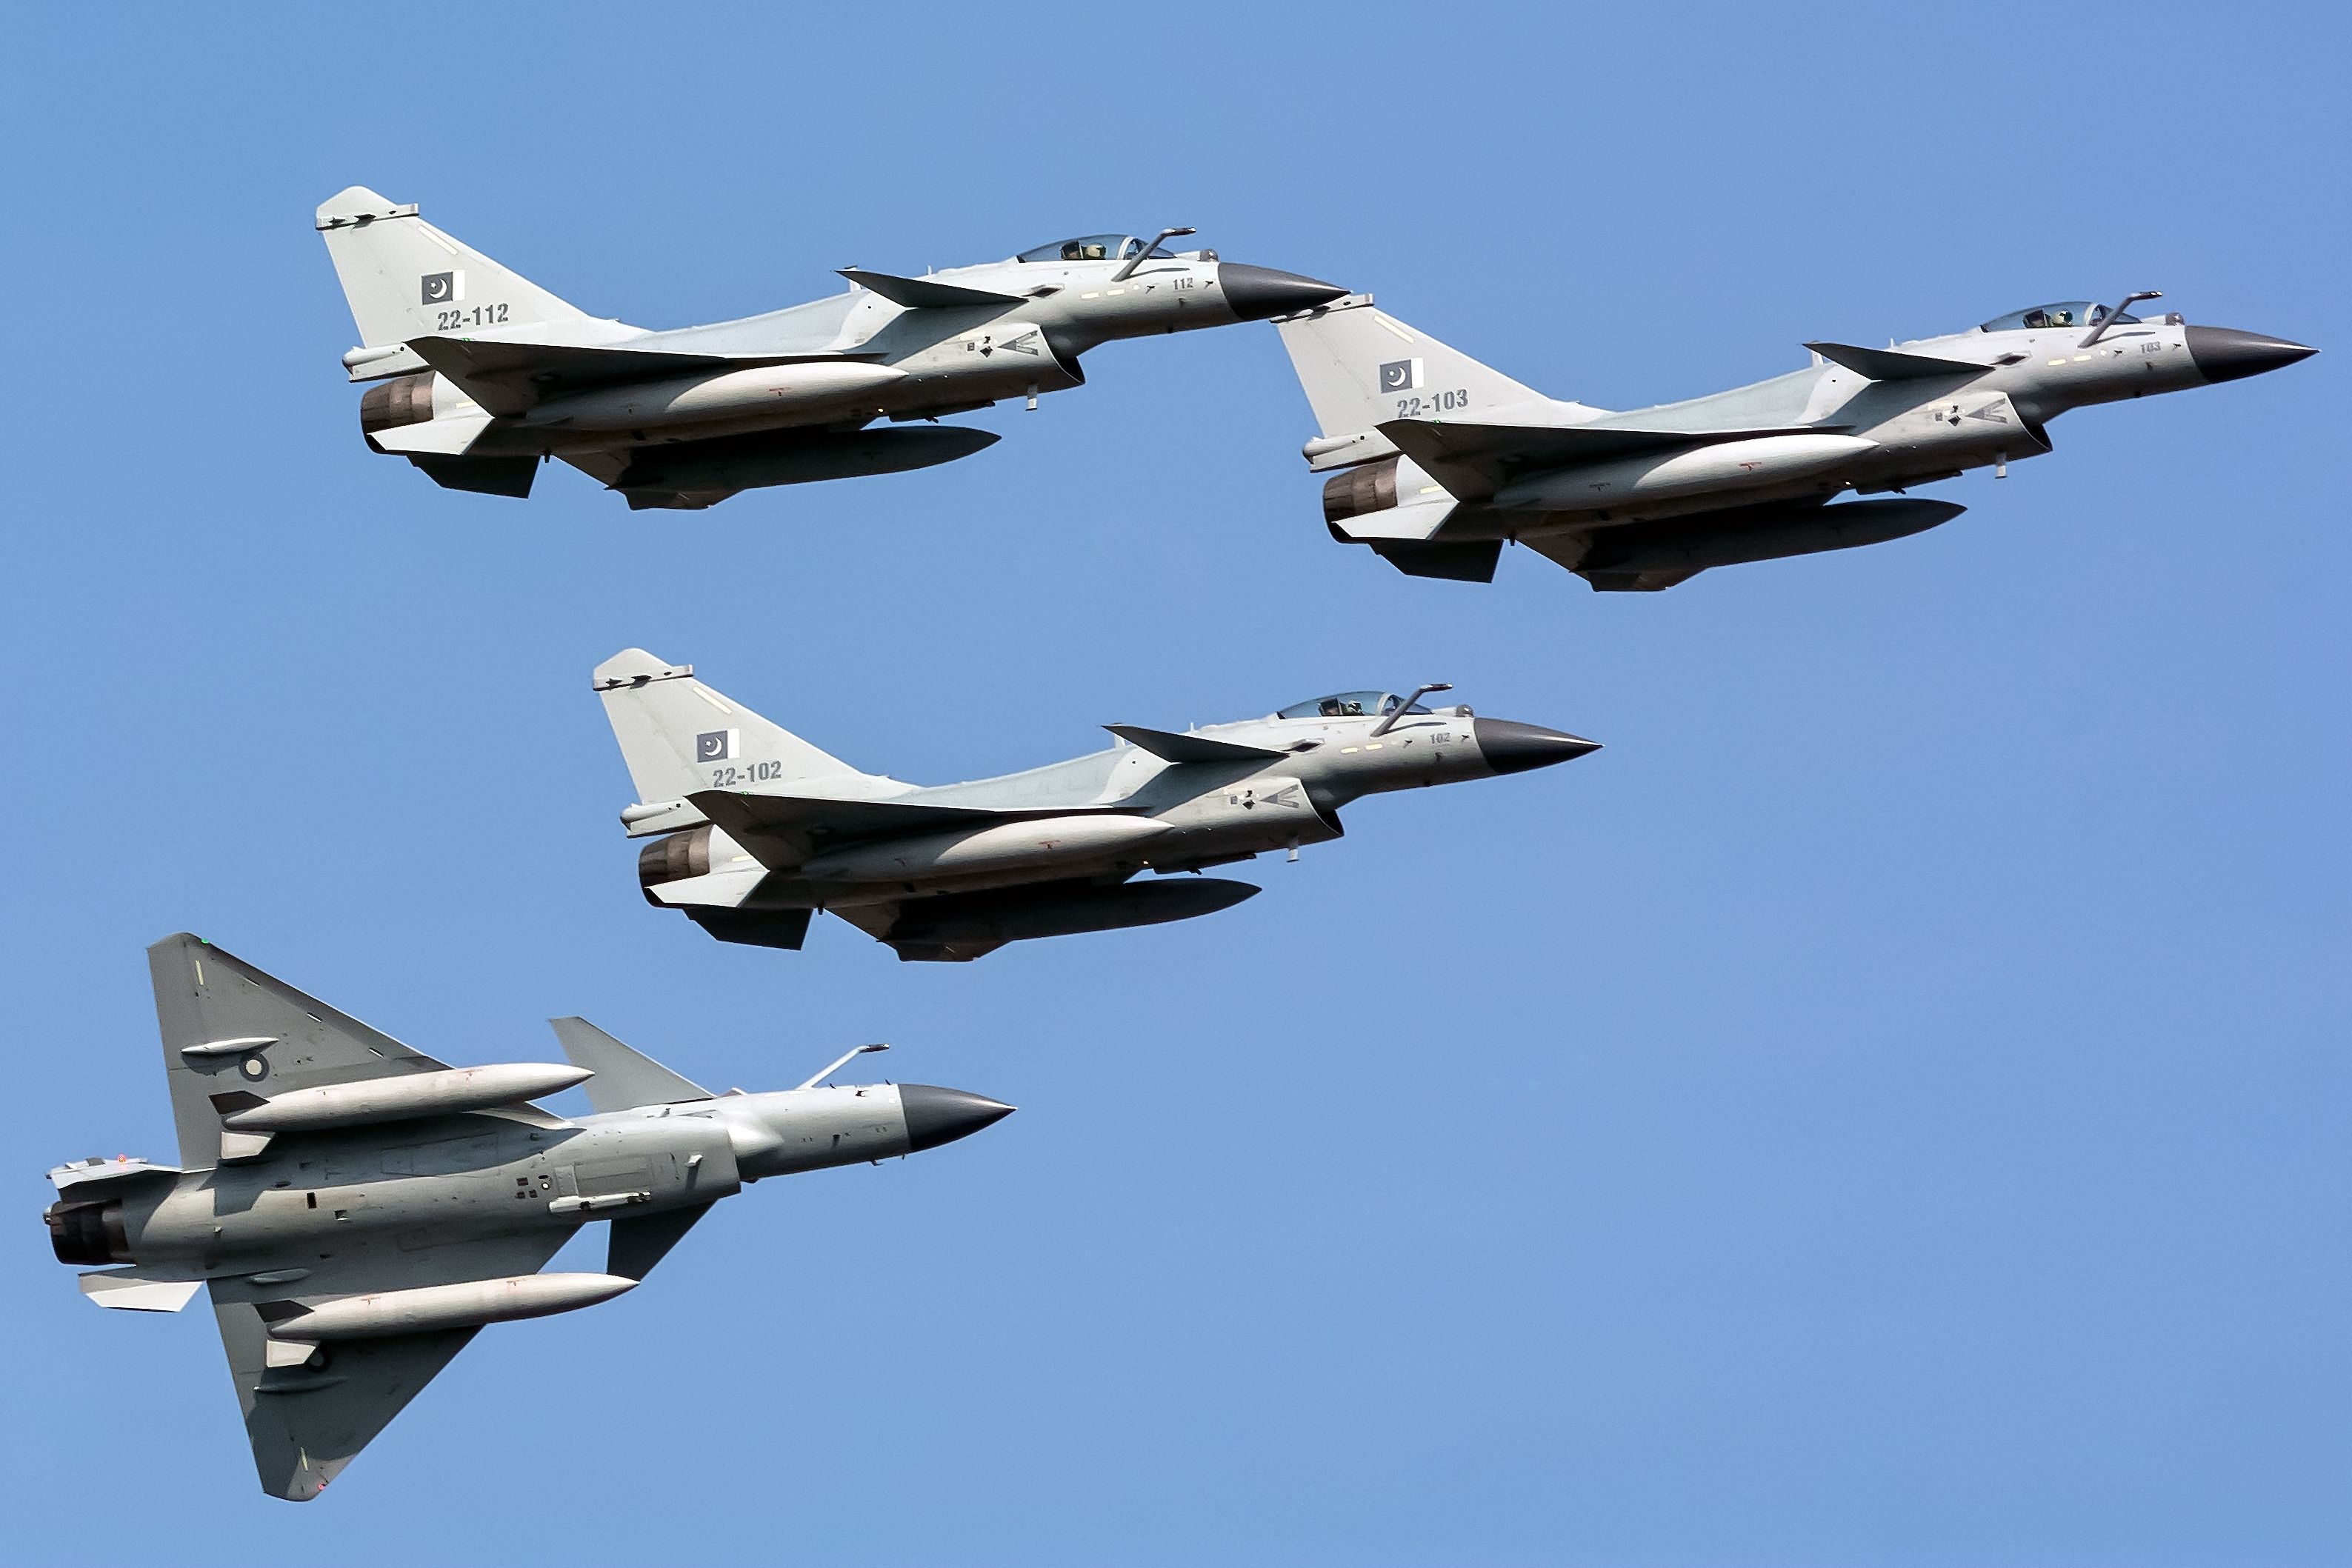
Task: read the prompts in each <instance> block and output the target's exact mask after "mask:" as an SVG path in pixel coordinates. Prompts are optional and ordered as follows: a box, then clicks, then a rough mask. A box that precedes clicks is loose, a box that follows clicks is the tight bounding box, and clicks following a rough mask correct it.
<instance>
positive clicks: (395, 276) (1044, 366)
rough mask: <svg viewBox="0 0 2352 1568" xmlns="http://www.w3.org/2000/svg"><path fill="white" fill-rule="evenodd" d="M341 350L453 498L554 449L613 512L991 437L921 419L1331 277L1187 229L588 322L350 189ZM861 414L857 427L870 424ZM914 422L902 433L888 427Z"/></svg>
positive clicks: (331, 212)
mask: <svg viewBox="0 0 2352 1568" xmlns="http://www.w3.org/2000/svg"><path fill="white" fill-rule="evenodd" d="M317 223H318V227H319V231H320V233H321V234H322V235H325V236H326V242H327V253H328V255H329V256H331V257H332V258H333V261H334V264H335V272H336V275H337V276H338V277H340V278H341V280H342V285H343V294H344V297H345V298H346V299H348V300H349V301H350V303H351V308H352V319H353V320H354V321H355V322H356V323H357V324H358V327H359V333H360V346H359V347H357V348H355V349H352V350H351V351H350V352H349V353H346V354H345V355H344V356H343V368H344V370H345V371H346V372H347V373H348V374H349V376H350V378H351V379H352V381H354V382H376V383H377V384H376V385H375V386H373V387H372V388H370V390H369V391H368V392H367V393H366V395H365V396H363V397H362V398H361V400H360V428H361V431H362V434H364V435H365V437H366V438H367V443H368V444H369V445H370V446H371V447H372V448H373V449H374V450H376V451H378V452H384V453H394V454H397V455H401V456H403V457H405V458H407V459H408V460H409V461H410V462H411V463H413V464H415V465H416V466H417V467H419V468H421V469H423V470H424V471H425V474H426V475H428V476H430V477H431V478H432V479H433V480H434V481H435V482H436V483H437V484H440V485H443V486H447V487H449V488H451V489H456V490H475V491H481V492H485V493H488V494H490V495H498V496H526V495H529V494H530V485H531V479H532V476H534V475H535V474H536V473H537V471H538V467H539V465H540V463H541V461H542V460H543V459H545V458H549V457H560V458H562V460H563V461H564V462H566V463H569V464H570V465H572V466H573V467H575V468H578V469H580V470H582V471H583V472H584V473H586V474H588V475H590V476H593V477H594V478H596V479H598V480H600V481H602V482H603V483H604V485H605V486H607V487H609V488H611V489H614V490H617V491H619V492H620V493H621V494H622V495H623V496H625V497H627V498H628V502H629V505H630V506H632V507H708V506H710V505H713V504H714V503H716V502H719V501H723V500H725V499H726V498H727V497H730V496H732V495H734V494H736V493H737V492H738V491H741V490H749V489H752V488H756V487H758V486H766V485H798V484H804V483H807V482H809V481H811V480H817V479H839V478H847V477H850V476H856V475H862V474H894V473H899V472H902V471H904V470H907V469H910V468H924V467H929V466H930V465H933V464H938V463H946V462H950V461H952V460H953V459H955V458H958V457H966V456H970V455H971V454H972V453H975V452H977V451H979V450H980V449H981V448H982V447H984V446H987V445H990V444H992V443H993V442H994V441H995V440H996V437H995V436H994V435H993V434H991V433H989V432H987V431H985V430H974V429H971V428H969V427H966V426H958V425H940V424H935V423H921V422H927V421H935V420H937V419H939V418H940V416H941V415H944V414H952V413H967V412H970V411H971V410H973V409H981V408H986V407H988V406H989V405H991V404H992V403H995V402H1003V401H1005V400H1008V399H1013V398H1020V399H1023V400H1024V401H1025V402H1027V404H1028V406H1029V407H1031V408H1034V407H1036V406H1037V399H1038V397H1039V396H1040V395H1042V394H1044V393H1045V392H1060V391H1062V390H1063V389H1065V388H1067V387H1074V386H1077V385H1079V384H1080V383H1081V382H1084V381H1085V380H1086V372H1085V371H1084V370H1082V369H1081V368H1080V366H1079V362H1078V361H1079V356H1081V355H1082V354H1084V353H1085V352H1086V351H1087V350H1089V349H1092V348H1094V347H1096V346H1097V344H1101V343H1107V342H1110V341H1112V340H1115V339H1119V338H1141V337H1150V336H1156V335H1158V334H1160V333H1163V332H1181V331H1187V330H1190V329H1193V328H1196V327H1221V326H1225V325H1227V324H1229V323H1232V322H1235V321H1262V320H1265V319H1269V318H1271V317H1275V316H1279V315H1282V314H1285V313H1286V312H1289V311H1295V310H1299V309H1303V308H1306V307H1307V306H1310V305H1315V304H1319V303H1321V302H1322V301H1324V300H1327V299H1334V298H1339V296H1340V295H1342V294H1344V293H1346V292H1347V291H1346V290H1345V289H1342V288H1339V287H1335V286H1333V285H1331V284H1328V283H1318V282H1317V281H1315V280H1314V279H1313V278H1311V277H1298V276H1297V275H1296V274H1294V273H1288V272H1277V271H1276V270H1274V269H1273V268H1271V267H1250V266H1246V265H1244V264H1242V263H1239V262H1231V261H1221V260H1220V259H1219V258H1218V256H1217V253H1216V252H1215V251H1213V250H1187V251H1171V250H1170V249H1168V248H1167V246H1166V244H1165V243H1164V242H1166V241H1169V240H1172V239H1176V238H1178V237H1180V236H1181V235H1189V234H1191V233H1192V230H1191V229H1189V228H1171V229H1162V230H1161V231H1160V233H1159V234H1158V235H1156V236H1154V237H1152V238H1150V239H1146V238H1143V237H1141V236H1139V235H1118V234H1101V235H1082V236H1080V237H1078V238H1076V239H1066V240H1056V241H1055V242H1054V243H1052V244H1051V245H1043V246H1037V247H1036V248H1034V250H1025V251H1023V252H1022V253H1021V254H1020V255H1018V256H1012V257H1010V258H1008V259H1006V260H1003V261H993V262H986V263H983V264H982V265H980V266H977V267H950V268H948V269H947V270H946V271H943V272H927V273H924V274H923V275H921V276H920V277H914V276H908V275H901V274H896V273H888V272H876V271H872V270H870V269H867V268H865V267H844V268H842V269H841V276H842V277H845V278H847V279H848V280H849V284H850V287H849V290H848V292H846V293H844V294H836V295H834V296H833V297H831V298H825V299H817V300H812V301H810V302H809V303H807V304H804V305H795V306H792V307H790V308H786V309H782V310H772V311H769V312H767V313H766V314H764V315H759V316H747V317H745V318H743V319H740V320H736V321H721V322H717V323H715V324H712V325H709V326H702V327H681V328H676V329H669V330H666V331H648V330H646V329H644V328H641V327H631V326H627V325H625V324H624V323H622V322H620V321H615V320H609V319H604V318H600V317H593V316H590V315H589V314H588V313H587V312H585V311H583V310H581V309H579V308H577V307H575V306H572V305H570V304H567V303H566V302H564V301H563V300H562V299H559V298H556V297H555V296H554V295H552V294H550V293H549V292H548V291H547V290H545V289H543V288H541V287H538V286H537V285H536V284H533V283H530V282H529V281H527V280H526V279H524V278H522V277H519V276H517V275H516V274H514V273H512V272H509V271H508V270H507V269H506V268H505V267H500V266H499V264H498V263H497V262H494V261H492V260H491V259H490V258H489V257H488V256H484V255H482V254H481V253H480V252H479V251H476V250H471V249H468V248H467V246H464V245H462V244H460V243H459V242H458V241H457V240H455V239H453V238H451V237H450V236H449V235H446V234H443V233H442V232H441V231H440V230H439V229H436V228H435V227H434V226H433V225H430V224H428V223H426V222H425V220H424V219H423V218H421V217H419V216H417V212H416V207H415V204H413V203H412V204H400V203H394V202H392V201H388V200H386V199H385V198H384V197H383V196H380V195H378V194H376V193H374V192H373V191H371V190H367V189H365V188H364V187H362V186H359V185H353V186H352V187H351V188H350V189H349V190H346V191H341V192H338V193H336V194H334V195H332V196H331V197H329V198H328V199H327V200H326V202H325V203H323V204H321V205H320V208H319V212H318V218H317ZM877 421H879V422H881V423H879V424H878V425H877V423H876V422H877ZM910 422H913V423H910Z"/></svg>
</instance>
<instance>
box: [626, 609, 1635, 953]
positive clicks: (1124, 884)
mask: <svg viewBox="0 0 2352 1568" xmlns="http://www.w3.org/2000/svg"><path fill="white" fill-rule="evenodd" d="M594 681H595V688H596V690H597V692H598V693H600V694H601V695H602V696H603V698H604V713H605V716H606V717H608V718H609V719H611V720H612V724H613V734H614V737H615V738H617V739H618V740H619V741H620V744H621V755H622V758H623V759H624V760H625V762H626V763H627V764H628V768H629V776H630V778H631V779H632V780H633V781H634V782H635V785H636V789H637V803H636V804H635V805H633V806H630V807H629V808H627V809H626V810H624V811H623V812H622V813H621V823H622V826H623V827H624V828H625V829H626V830H627V831H628V834H629V836H630V837H632V838H640V837H649V836H652V835H656V834H658V835H661V836H659V837H655V838H654V839H653V841H652V842H651V843H648V844H646V846H645V848H644V850H643V851H642V852H640V854H639V855H638V857H637V874H638V880H639V882H640V883H642V884H643V886H644V888H645V893H646V899H647V901H648V902H650V903H652V904H655V905H656V906H657V907H661V908H667V909H677V910H682V911H684V912H685V913H686V914H687V915H688V916H690V917H691V918H693V919H694V920H695V921H696V922H697V923H698V924H699V925H701V926H702V927H703V929H705V930H707V931H709V933H710V934H711V935H712V936H716V937H718V938H719V940H721V941H723V942H745V943H751V944H753V945H755V946H766V947H790V948H797V947H799V946H800V945H801V942H802V940H803V937H804V936H806V935H807V932H808V926H809V917H810V915H812V914H814V912H815V911H818V910H827V911H830V912H831V913H833V914H835V915H839V916H841V918H842V919H844V920H846V921H848V922H849V923H850V924H851V925H856V926H857V927H858V928H859V929H860V930H863V931H865V932H866V934H867V935H869V936H873V937H875V938H876V939H877V940H878V941H881V942H886V943H887V944H889V945H890V946H892V947H893V948H895V949H897V951H898V956H900V957H901V958H908V959H933V960H959V959H968V958H977V957H979V956H981V955H982V954H983V953H988V952H992V951H993V950H994V949H996V948H997V947H1000V946H1003V945H1004V944H1005V943H1007V942H1016V941H1021V940H1024V939H1027V938H1031V937H1038V936H1069V935H1072V934H1075V933H1077V932H1081V931H1107V930H1113V929H1117V928H1118V927H1122V926H1130V925H1158V924H1160V923H1161V922H1163V921H1169V920H1182V919H1186V918H1189V917H1190V916H1192V915H1208V914H1212V913H1213V912H1215V911H1217V910H1220V909H1225V908H1229V907H1231V906H1232V905H1234V904H1238V903H1240V902H1241V901H1242V900H1243V899H1245V898H1248V897H1250V896H1252V895H1253V894H1255V893H1256V892H1257V891H1258V890H1257V888H1256V887H1255V886H1254V885H1252V884H1251V883H1242V882H1225V881H1220V880H1215V879H1202V878H1192V877H1185V878H1181V879H1179V878H1170V879H1169V880H1164V881H1152V882H1149V883H1136V882H1132V881H1130V880H1129V879H1130V878H1133V877H1135V876H1136V875H1137V874H1138V873H1142V872H1146V871H1150V872H1155V873H1161V874H1162V875H1163V876H1164V875H1166V873H1174V872H1192V871H1199V870H1201V869H1202V867H1204V866H1213V865H1224V864H1229V863H1232V862H1239V861H1245V860H1249V859H1251V858H1252V857H1254V856H1255V855H1259V854H1262V853H1265V852H1267V851H1270V850H1288V851H1289V852H1291V854H1292V857H1293V858H1294V859H1295V858H1296V857H1297V851H1298V847H1299V846H1300V845H1302V844H1314V843H1322V842H1324V841H1328V840H1331V839H1336V838H1338V837H1339V833H1340V828H1339V808H1340V807H1342V806H1344V805H1346V804H1347V803H1348V802H1349V801H1350V800H1356V799H1358V798H1359V797H1361V796H1365V795H1370V794H1377V793H1380V792H1381V791H1383V790H1390V789H1419V788H1421V787H1423V786H1424V785H1430V784H1445V783H1452V782H1454V781H1455V780H1458V779H1486V778H1492V777H1494V776H1495V775H1496V774H1501V773H1518V772H1523V771H1525V770H1527V769H1528V768H1544V767H1549V765H1551V764H1553V763H1556V762H1566V761H1568V760H1569V759H1570V758H1576V757H1581V756H1583V755H1585V754H1586V753H1587V752H1590V751H1596V750H1598V749H1600V748H1599V747H1598V746H1597V745H1596V744H1595V743H1594V742H1592V741H1590V740H1585V739H1582V738H1580V737H1577V736H1573V735H1566V734H1563V733H1561V732H1559V731H1558V730H1552V729H1545V728H1542V727H1538V726H1536V725H1530V724H1516V723H1513V722H1511V721H1509V720H1507V719H1492V718H1478V717H1475V716H1473V715H1472V713H1471V711H1470V710H1469V709H1468V708H1466V707H1460V706H1444V707H1437V708H1432V707H1428V706H1423V703H1422V701H1421V699H1422V698H1423V697H1424V696H1429V695H1434V694H1435V693H1438V692H1443V691H1448V690H1451V689H1452V688H1450V687H1448V686H1444V685H1424V686H1422V687H1421V688H1419V689H1418V690H1416V691H1414V692H1412V694H1411V695H1405V696H1398V695H1393V694H1391V693H1386V692H1377V691H1362V692H1346V693H1341V694H1339V695H1333V696H1327V697H1318V698H1315V699H1313V700H1311V701H1308V702H1303V703H1298V704H1296V705H1294V706H1290V707H1286V708H1284V709H1282V710H1281V711H1280V712H1278V713H1273V714H1268V715H1267V716H1265V717H1264V718H1255V719H1248V720H1244V721H1243V722H1241V723H1238V724H1220V725H1210V726H1208V727H1203V728H1198V729H1188V730H1184V731H1181V732H1178V731H1174V730H1164V729H1147V728H1145V727H1141V726H1139V725H1128V724H1114V725H1107V726H1105V728H1107V729H1108V730H1109V731H1110V732H1111V733H1112V734H1113V735H1114V736H1116V737H1118V741H1119V744H1118V745H1117V746H1115V747H1112V748H1111V749H1109V750H1107V751H1097V752H1095V753H1093V754H1092V755H1091V756H1087V757H1078V758H1071V759H1070V760H1068V761H1066V762H1056V763H1052V764H1049V765H1048V766H1046V767H1043V768H1031V769H1029V770H1028V771H1026V772H1022V773H1013V774H1007V775H1005V776H1004V777H1003V778H999V779H981V780H978V781H976V782H973V783H967V784H947V785H940V786H935V787H932V788H929V789H925V788H919V787H918V786H915V785H912V784H903V783H900V782H899V781H898V780H897V779H887V778H884V777H882V776H880V775H878V774H873V773H861V772H859V771H858V770H857V769H856V768H852V767H850V766H849V764H847V763H846V762H844V761H841V760H840V759H839V758H834V757H829V756H827V755H826V754H825V753H824V752H823V751H820V750H818V749H817V748H816V747H814V746H811V745H810V744H809V743H808V742H807V741H805V740H803V739H801V738H800V737H798V736H796V735H793V734H791V733H789V732H787V731H785V730H783V729H781V728H779V727H776V726H775V725H773V724H771V723H769V722H768V721H767V720H766V719H763V718H761V716H759V715H758V714H755V713H753V712H751V710H750V709H749V708H746V707H744V706H742V705H741V704H740V703H736V702H734V701H731V700H730V699H729V698H727V697H724V696H722V695H719V693H717V692H715V691H713V690H711V689H710V688H709V686H707V685H703V684H702V683H701V682H699V681H698V680H696V679H695V678H694V667H693V666H692V665H690V664H665V663H663V662H662V661H661V660H659V659H656V658H655V657H654V656H653V655H652V654H651V653H646V651H645V650H643V649H642V648H630V649H626V650H624V651H623V652H621V653H616V654H614V656H613V657H612V658H610V659H607V660H605V661H604V663H603V664H599V665H598V666H597V667H596V670H595V675H594Z"/></svg>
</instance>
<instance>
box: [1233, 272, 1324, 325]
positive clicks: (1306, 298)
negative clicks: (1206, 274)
mask: <svg viewBox="0 0 2352 1568" xmlns="http://www.w3.org/2000/svg"><path fill="white" fill-rule="evenodd" d="M1217 281H1218V283H1219V284H1220V285H1221V286H1222V287H1223V289H1224V291H1225V304H1226V305H1227V306H1228V307H1229V308H1231V309H1232V310H1233V313H1234V315H1236V316H1238V317H1240V318H1241V319H1243V320H1244V321H1264V320H1265V319H1268V318H1270V317H1275V316H1287V315H1289V314H1290V313H1291V312H1292V311H1293V310H1311V309H1313V308H1315V307H1316V306H1318V305H1328V304H1329V303H1330V302H1331V301H1332V300H1334V299H1337V298H1340V297H1341V296H1343V295H1345V294H1346V293H1347V292H1348V291H1347V290H1346V289H1344V288H1342V287H1339V285H1338V284H1336V283H1318V282H1317V281H1316V280H1315V279H1314V278H1311V277H1299V276H1298V274H1297V273H1295V272H1276V270H1275V269H1274V268H1273V267H1244V266H1243V265H1242V264H1241V263H1240V262H1237V261H1227V262H1221V263H1219V264H1218V266H1217Z"/></svg>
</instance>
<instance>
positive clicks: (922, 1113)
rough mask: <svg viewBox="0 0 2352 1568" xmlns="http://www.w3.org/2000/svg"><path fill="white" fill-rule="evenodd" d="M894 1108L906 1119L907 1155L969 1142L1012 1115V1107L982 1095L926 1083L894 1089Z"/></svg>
mask: <svg viewBox="0 0 2352 1568" xmlns="http://www.w3.org/2000/svg"><path fill="white" fill-rule="evenodd" d="M898 1104H899V1107H900V1109H901V1110H902V1111H903V1112H904V1113H905V1114H906V1117H907V1152H908V1154H910V1155H911V1154H915V1153H918V1152H919V1151H920V1150H923V1149H936V1148H938V1147H939V1146H940V1145H941V1144H952V1143H954V1142H955V1141H956V1140H957V1139H958V1138H969V1137H971V1135H972V1134H974V1133H977V1132H979V1131H980V1130H981V1129H982V1127H990V1126H993V1125H995V1124H997V1123H999V1122H1001V1121H1003V1119H1004V1118H1005V1117H1007V1116H1010V1115H1011V1114H1013V1107H1012V1106H1010V1105H1007V1104H1005V1103H1003V1102H1002V1101H997V1100H991V1099H989V1098H988V1097H987V1096H986V1095H984V1094H972V1093H969V1092H965V1091H964V1090H961V1089H940V1088H938V1087H935V1086H934V1085H932V1084H929V1083H901V1084H900V1085H898Z"/></svg>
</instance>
